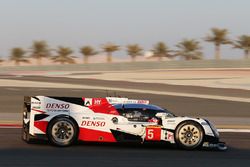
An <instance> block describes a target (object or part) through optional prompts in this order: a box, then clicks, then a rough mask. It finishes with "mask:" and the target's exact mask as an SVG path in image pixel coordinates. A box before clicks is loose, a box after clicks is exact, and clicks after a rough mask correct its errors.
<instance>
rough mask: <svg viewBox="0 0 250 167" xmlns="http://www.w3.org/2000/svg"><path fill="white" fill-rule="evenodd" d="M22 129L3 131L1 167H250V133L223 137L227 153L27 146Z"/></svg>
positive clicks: (147, 147)
mask: <svg viewBox="0 0 250 167" xmlns="http://www.w3.org/2000/svg"><path fill="white" fill-rule="evenodd" d="M20 136H21V129H0V166H3V167H6V166H26V167H27V166H103V167H106V166H109V167H110V166H126V167H127V166H142V167H145V166H154V167H157V166H193V167H196V166H209V167H211V166H220V167H224V166H225V167H230V166H249V163H250V158H249V157H250V142H249V139H250V133H222V134H221V138H222V140H224V141H226V142H227V144H228V146H229V149H228V150H227V151H216V150H195V151H185V150H179V149H177V148H175V147H171V146H167V145H153V144H151V145H134V144H133V145H132V144H126V145H124V144H118V145H117V144H97V143H87V144H86V143H78V144H76V145H74V146H71V147H67V148H58V147H54V146H51V145H49V144H48V143H47V141H44V142H40V143H33V144H27V143H25V142H24V141H22V140H21V137H20Z"/></svg>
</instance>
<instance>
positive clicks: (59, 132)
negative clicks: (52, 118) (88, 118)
mask: <svg viewBox="0 0 250 167" xmlns="http://www.w3.org/2000/svg"><path fill="white" fill-rule="evenodd" d="M73 136H74V128H73V125H72V124H70V123H69V122H67V121H58V122H56V123H55V124H54V125H53V127H52V137H53V138H54V140H55V141H56V142H58V143H62V144H63V143H67V142H69V141H70V140H72V138H73Z"/></svg>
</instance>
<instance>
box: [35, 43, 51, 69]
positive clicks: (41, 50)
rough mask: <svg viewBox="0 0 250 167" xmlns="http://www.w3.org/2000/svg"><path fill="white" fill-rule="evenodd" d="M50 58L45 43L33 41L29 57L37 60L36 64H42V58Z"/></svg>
mask: <svg viewBox="0 0 250 167" xmlns="http://www.w3.org/2000/svg"><path fill="white" fill-rule="evenodd" d="M49 56H50V49H49V47H48V44H47V42H46V41H34V42H33V44H32V47H31V57H33V58H35V59H37V64H38V65H41V64H42V58H45V57H49Z"/></svg>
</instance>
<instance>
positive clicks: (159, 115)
mask: <svg viewBox="0 0 250 167" xmlns="http://www.w3.org/2000/svg"><path fill="white" fill-rule="evenodd" d="M155 116H156V117H157V118H163V117H166V116H167V113H164V112H159V113H157V114H156V115H155Z"/></svg>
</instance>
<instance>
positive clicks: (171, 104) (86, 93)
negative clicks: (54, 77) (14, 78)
mask: <svg viewBox="0 0 250 167" xmlns="http://www.w3.org/2000/svg"><path fill="white" fill-rule="evenodd" d="M0 92H1V94H0V112H1V113H21V110H20V109H21V108H22V105H23V104H22V103H23V96H35V95H49V96H72V97H106V96H107V91H105V90H89V89H86V90H84V89H54V88H53V89H50V88H32V87H27V88H23V87H0ZM109 95H115V93H114V92H109ZM116 95H120V96H122V97H130V98H139V99H148V100H150V102H151V103H152V104H156V105H159V106H162V107H164V108H167V109H169V110H170V111H172V112H174V113H175V114H176V115H185V116H205V117H206V116H218V117H250V112H249V108H250V103H245V102H233V101H223V100H212V99H200V98H190V97H176V96H167V95H154V94H146V93H131V92H116Z"/></svg>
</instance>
